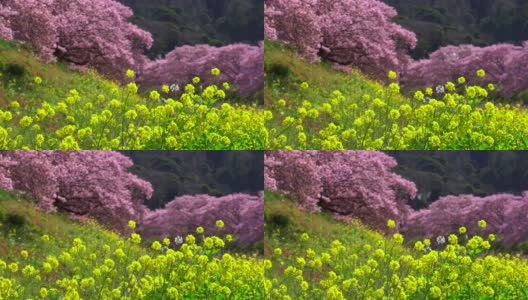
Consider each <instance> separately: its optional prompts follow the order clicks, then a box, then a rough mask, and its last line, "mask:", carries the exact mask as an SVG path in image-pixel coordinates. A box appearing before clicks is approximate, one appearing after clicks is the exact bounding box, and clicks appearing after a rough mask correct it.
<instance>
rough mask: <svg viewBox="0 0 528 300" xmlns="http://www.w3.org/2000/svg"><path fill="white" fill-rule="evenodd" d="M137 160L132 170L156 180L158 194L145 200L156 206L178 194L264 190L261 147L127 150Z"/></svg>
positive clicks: (140, 175) (223, 193)
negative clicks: (200, 149)
mask: <svg viewBox="0 0 528 300" xmlns="http://www.w3.org/2000/svg"><path fill="white" fill-rule="evenodd" d="M123 154H125V155H127V156H129V157H131V158H132V160H133V161H134V166H133V167H132V169H131V172H133V173H134V174H136V175H138V176H139V177H141V178H143V179H145V180H147V181H149V182H150V183H152V186H153V188H154V194H153V195H152V198H151V199H150V200H148V201H147V202H146V203H145V204H146V205H147V206H148V207H149V208H151V209H156V208H160V207H163V206H164V205H165V203H167V202H169V201H171V200H173V199H174V197H175V196H181V195H195V194H209V195H214V196H223V195H227V194H232V193H249V194H255V193H257V192H258V191H262V190H263V188H264V187H263V182H264V177H263V173H262V170H263V169H264V159H263V153H262V152H260V151H192V152H187V151H123Z"/></svg>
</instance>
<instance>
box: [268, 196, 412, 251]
mask: <svg viewBox="0 0 528 300" xmlns="http://www.w3.org/2000/svg"><path fill="white" fill-rule="evenodd" d="M264 198H265V206H264V221H265V225H264V226H265V229H266V231H265V240H264V243H265V252H264V253H265V255H266V256H269V255H271V253H272V252H273V249H274V248H275V247H279V246H280V247H281V248H282V249H283V250H286V252H288V253H290V254H291V255H295V254H298V255H301V254H302V253H300V252H297V251H300V250H301V248H300V247H299V246H300V243H302V244H303V246H302V249H306V248H308V247H310V248H312V249H317V248H319V246H318V245H329V244H331V243H332V241H334V240H336V239H339V240H340V241H341V242H342V243H343V244H346V245H352V246H353V247H354V249H358V251H359V249H361V248H362V247H363V246H364V245H365V244H370V245H371V246H375V245H376V244H377V243H379V241H380V240H381V241H383V242H384V243H386V244H387V245H390V246H391V247H393V248H394V249H395V250H396V252H397V253H400V254H404V253H409V251H408V250H407V249H406V248H404V247H401V246H400V245H397V244H394V243H393V242H392V240H390V239H388V238H386V237H385V236H384V235H382V234H381V233H379V232H376V231H372V230H370V229H368V228H367V227H366V226H365V225H363V224H361V223H360V222H359V221H353V222H352V223H350V224H347V223H344V222H339V221H336V220H335V219H334V218H333V217H332V215H331V214H329V213H326V212H318V213H308V212H306V211H303V210H301V209H299V208H298V207H297V205H296V204H295V201H294V200H292V199H291V198H289V197H287V196H284V195H281V194H278V193H274V192H269V191H266V192H265V197H264ZM277 216H280V217H279V219H280V218H283V219H284V218H285V219H287V220H288V225H286V226H281V224H276V222H274V221H273V220H274V218H275V219H276V218H277ZM303 233H308V235H309V236H310V237H311V238H310V240H309V241H307V242H302V241H301V240H300V235H301V234H303Z"/></svg>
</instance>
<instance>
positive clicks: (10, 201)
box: [0, 191, 264, 300]
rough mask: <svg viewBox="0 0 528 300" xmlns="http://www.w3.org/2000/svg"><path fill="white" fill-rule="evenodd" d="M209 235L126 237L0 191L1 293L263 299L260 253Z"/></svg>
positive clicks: (62, 296)
mask: <svg viewBox="0 0 528 300" xmlns="http://www.w3.org/2000/svg"><path fill="white" fill-rule="evenodd" d="M130 227H131V228H130V233H133V232H134V231H135V230H134V229H133V228H132V227H134V226H130ZM206 230H207V229H206ZM208 239H210V238H208V237H206V236H204V235H202V234H196V237H189V236H188V237H183V240H182V241H180V242H179V244H178V243H176V244H175V241H172V239H166V240H164V241H154V242H153V241H141V237H140V236H139V235H135V234H132V235H131V238H129V239H126V238H125V237H122V236H119V235H117V234H116V233H113V232H110V231H107V230H105V229H104V228H102V227H101V226H99V225H97V224H96V223H94V222H88V223H85V224H83V223H79V222H76V221H72V220H71V219H69V218H68V217H67V216H66V215H63V214H58V213H51V214H46V213H42V212H40V211H37V210H35V209H34V208H33V207H32V205H31V204H30V201H28V199H23V198H21V197H20V196H17V195H14V194H9V193H6V192H3V191H0V286H1V288H0V298H2V299H27V298H33V299H35V298H38V299H44V298H45V299H48V298H49V299H80V298H79V297H81V298H83V299H169V298H170V299H204V298H209V299H219V300H220V299H249V298H251V299H263V297H264V296H263V285H262V274H263V264H262V260H261V259H259V258H256V256H252V255H247V254H246V255H242V254H240V255H239V254H237V253H235V252H232V250H228V249H230V248H231V247H230V245H231V243H230V242H229V241H228V240H227V239H226V237H214V238H213V240H214V244H213V246H210V245H208V246H204V245H203V242H204V240H205V241H207V240H208ZM184 241H186V243H185V242H184ZM207 242H209V241H207ZM182 243H183V245H181V244H182ZM151 245H152V246H151ZM167 245H168V248H167V247H166V246H167ZM197 245H200V246H202V247H203V248H202V247H197ZM223 247H225V249H223ZM191 269H192V270H193V272H194V273H193V274H194V275H195V277H193V276H189V270H191ZM227 276H229V277H227ZM203 278H209V280H205V281H204V280H202V279H203ZM227 278H229V279H227ZM213 295H214V296H213Z"/></svg>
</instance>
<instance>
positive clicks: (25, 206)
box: [0, 191, 146, 263]
mask: <svg viewBox="0 0 528 300" xmlns="http://www.w3.org/2000/svg"><path fill="white" fill-rule="evenodd" d="M9 216H18V217H21V218H22V219H23V220H24V224H23V225H22V226H16V225H13V224H10V223H9V222H8V217H9ZM0 232H1V235H0V257H2V259H4V260H7V261H9V260H11V259H17V257H19V256H20V251H21V250H27V251H29V252H30V253H31V254H33V255H31V257H33V259H32V261H33V262H34V263H37V262H41V261H42V260H44V258H45V256H46V255H55V256H57V257H58V256H59V255H60V254H61V253H62V251H63V250H65V249H66V248H68V247H69V246H70V245H71V243H72V241H73V239H75V238H78V237H80V238H82V239H83V240H84V241H90V244H95V245H100V246H102V245H104V244H113V243H115V242H116V241H117V240H119V239H120V236H119V235H118V234H117V233H115V232H112V231H109V230H107V229H105V228H103V227H102V226H100V225H98V224H97V223H95V222H88V223H86V224H83V223H79V222H76V221H72V220H71V219H70V218H69V217H68V216H67V215H65V214H62V213H44V212H42V211H39V210H36V209H35V208H34V207H33V205H32V203H31V202H30V201H28V200H26V199H23V198H21V197H20V196H16V195H15V194H12V193H7V192H4V191H0ZM44 234H47V235H49V236H50V237H51V241H50V243H43V242H42V240H41V237H42V235H44ZM133 251H134V252H135V253H136V254H145V253H146V251H145V250H144V249H142V248H139V247H136V248H134V250H133Z"/></svg>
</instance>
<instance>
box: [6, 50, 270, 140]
mask: <svg viewBox="0 0 528 300" xmlns="http://www.w3.org/2000/svg"><path fill="white" fill-rule="evenodd" d="M0 75H1V76H0V108H1V112H2V114H3V115H2V117H1V118H0V149H26V148H28V149H37V150H40V149H62V150H76V149H115V150H121V149H122V150H127V149H133V150H143V149H156V150H165V149H167V150H173V149H208V150H221V149H228V148H230V149H244V150H248V149H249V150H250V149H261V148H263V145H262V144H263V141H262V129H263V116H262V113H261V111H260V109H259V108H257V105H256V104H253V105H251V104H247V105H241V104H236V103H234V102H237V100H233V99H234V98H238V99H239V100H241V99H240V98H241V97H238V96H236V95H234V93H232V92H230V91H228V88H225V87H222V86H220V87H218V86H213V85H211V86H210V87H208V86H202V85H201V84H200V83H198V84H195V85H193V86H192V87H191V86H189V87H188V88H187V90H186V91H185V92H184V91H181V92H171V91H170V90H169V87H168V86H165V88H162V86H158V87H156V90H153V91H151V90H148V91H145V90H142V89H141V86H139V87H138V85H137V84H136V83H134V82H133V81H134V78H135V77H134V74H130V75H132V76H131V77H130V78H128V80H129V81H130V83H128V84H127V85H119V84H117V83H115V82H112V81H109V80H106V79H104V78H103V77H102V76H101V75H99V74H97V73H96V72H94V71H85V72H78V71H73V70H71V69H70V68H68V66H67V65H65V64H63V63H51V64H45V63H43V62H41V61H39V60H37V59H36V58H34V57H33V55H32V53H31V52H30V51H28V50H26V49H24V48H23V47H22V46H20V45H17V44H15V43H7V42H5V41H3V40H0ZM205 90H207V91H208V92H207V93H203V91H205ZM213 90H214V91H215V92H212V93H211V91H213ZM181 96H183V99H182V98H181ZM191 96H192V97H191ZM171 97H172V98H171ZM170 99H173V100H170ZM244 99H245V98H244ZM246 100H247V99H246ZM243 101H245V100H243ZM250 101H251V100H250ZM182 102H183V103H182Z"/></svg>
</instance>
